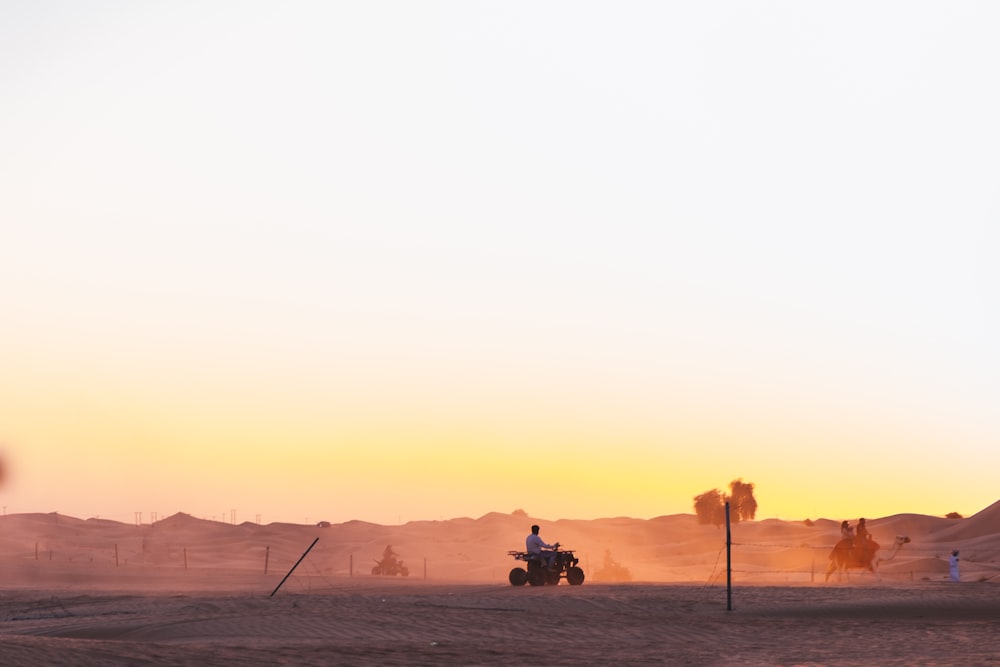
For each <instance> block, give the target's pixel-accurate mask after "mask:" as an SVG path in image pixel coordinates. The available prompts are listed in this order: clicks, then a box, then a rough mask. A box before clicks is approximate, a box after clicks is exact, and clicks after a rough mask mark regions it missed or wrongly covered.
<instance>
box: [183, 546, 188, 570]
mask: <svg viewBox="0 0 1000 667" xmlns="http://www.w3.org/2000/svg"><path fill="white" fill-rule="evenodd" d="M184 569H185V570H187V569H188V548H187V547H184Z"/></svg>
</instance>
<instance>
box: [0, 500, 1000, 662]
mask: <svg viewBox="0 0 1000 667" xmlns="http://www.w3.org/2000/svg"><path fill="white" fill-rule="evenodd" d="M843 518H847V519H849V520H851V521H852V523H853V522H854V520H855V518H853V517H843ZM840 519H841V518H840V517H838V518H833V519H821V520H815V521H810V522H805V521H803V522H789V521H780V520H775V519H768V520H761V521H749V522H743V523H740V524H737V525H735V526H734V527H733V531H732V542H733V548H732V591H731V597H730V595H729V591H728V590H727V581H726V579H727V578H726V568H725V564H726V550H725V531H724V530H721V529H718V528H716V527H714V526H704V525H699V524H698V522H697V520H696V519H695V517H694V516H693V515H688V514H680V515H672V516H664V517H658V518H655V519H650V520H640V519H631V518H614V519H598V520H558V521H546V520H540V519H535V518H529V517H526V516H522V515H511V514H498V513H494V514H488V515H486V516H483V517H479V518H478V519H471V518H460V519H452V520H448V521H430V522H411V523H407V524H403V525H399V526H383V525H376V524H370V523H364V522H359V521H351V522H347V523H343V524H333V525H328V526H327V525H324V526H306V525H294V524H268V525H257V524H254V523H243V524H240V525H230V524H225V523H220V522H215V521H206V520H202V519H198V518H194V517H191V516H187V515H184V514H176V515H174V516H171V517H168V518H166V519H163V520H161V521H158V522H156V523H154V524H152V525H148V524H141V525H130V524H124V523H119V522H114V521H107V520H99V519H86V520H83V519H77V518H73V517H69V516H63V515H59V514H18V515H9V516H5V517H2V518H0V663H2V664H3V665H39V664H66V665H149V664H156V665H182V664H185V665H186V664H197V665H231V664H242V665H258V664H259V665H278V664H287V665H363V664H378V665H397V664H398V665H441V664H455V665H507V664H518V663H529V662H530V663H540V664H553V665H593V664H612V663H613V664H623V665H648V664H664V665H875V664H877V665H904V664H906V665H912V664H942V665H951V664H954V665H958V664H961V665H995V664H1000V639H997V636H998V630H1000V587H997V586H996V582H998V581H1000V562H998V558H1000V503H997V504H994V505H992V506H990V507H988V508H986V509H984V510H983V511H981V512H979V513H977V514H976V515H974V516H972V517H968V518H964V519H945V518H940V517H929V516H923V515H912V514H904V515H895V516H891V517H883V518H876V519H869V520H868V525H869V529H870V530H871V532H872V534H873V536H874V537H875V539H876V540H877V541H878V542H879V543H880V544H882V545H883V548H882V549H881V550H880V554H881V555H882V556H887V555H889V554H888V552H889V547H890V546H891V545H892V544H893V542H894V539H895V537H896V536H897V535H898V536H906V537H909V538H910V542H909V543H907V544H905V545H903V547H902V548H900V549H899V551H898V552H896V553H895V554H894V555H893V557H892V559H891V560H887V561H884V562H882V563H880V564H879V568H878V572H877V574H872V573H868V572H859V571H850V572H849V573H847V574H846V575H839V574H836V573H835V574H834V575H833V576H831V578H830V580H829V581H826V578H825V569H826V567H827V563H828V562H829V560H828V556H829V553H830V551H831V549H832V547H833V545H834V544H835V543H836V541H837V538H838V536H839V528H838V526H839V521H840ZM531 523H538V524H539V525H540V526H541V529H542V530H541V534H542V537H543V538H544V539H546V540H548V541H556V540H558V541H559V542H561V543H563V544H564V545H565V546H566V547H568V548H571V549H573V550H574V551H575V552H576V554H577V557H579V558H580V565H581V566H582V567H583V568H584V571H585V573H586V575H587V580H586V581H585V582H584V584H583V585H582V586H569V585H567V584H566V582H565V581H563V582H562V583H561V584H560V585H558V586H538V587H531V586H522V587H513V586H511V585H510V584H509V583H508V581H507V574H508V572H509V570H510V569H511V568H512V567H515V566H517V565H518V564H517V563H516V562H515V561H513V559H511V558H510V557H509V556H508V555H507V551H508V550H512V549H521V548H523V540H524V536H525V535H526V534H527V532H528V528H529V526H530V524H531ZM316 538H319V539H318V540H317V539H316ZM314 541H315V546H314V547H313V548H312V550H311V551H310V552H309V553H308V555H306V557H305V558H303V559H302V560H301V563H300V564H299V565H298V567H297V568H296V569H295V571H294V572H293V573H292V574H291V575H290V576H288V577H287V579H285V580H284V583H283V584H282V585H281V586H280V588H279V587H278V586H279V583H280V582H282V580H283V579H284V578H285V577H286V575H287V574H288V572H289V570H290V569H291V568H292V567H293V565H295V563H296V561H298V560H299V558H300V557H301V556H302V554H303V552H304V551H305V550H306V549H307V548H308V547H309V546H310V545H311V544H313V542H314ZM388 544H391V545H392V548H393V550H394V551H396V552H397V553H398V554H399V557H400V558H401V559H402V560H403V561H404V563H405V564H406V565H407V567H408V569H409V576H406V577H402V576H375V575H373V574H372V572H371V568H372V566H373V565H374V561H375V560H376V559H378V558H380V557H381V554H382V551H383V549H384V548H385V546H386V545H388ZM953 549H959V550H960V551H961V556H962V561H961V575H962V576H961V578H962V581H960V582H952V581H949V579H948V566H947V556H948V555H949V554H950V553H951V551H952V550H953ZM606 556H607V558H608V559H609V560H606ZM612 560H613V561H614V562H615V563H617V564H618V565H619V566H620V567H618V568H617V569H611V568H608V567H605V566H606V565H608V564H610V562H611V561H612ZM613 575H617V576H613ZM730 607H731V608H730Z"/></svg>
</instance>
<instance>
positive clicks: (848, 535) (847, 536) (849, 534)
mask: <svg viewBox="0 0 1000 667" xmlns="http://www.w3.org/2000/svg"><path fill="white" fill-rule="evenodd" d="M840 539H842V540H847V543H848V544H849V545H850V546H851V547H853V546H854V529H853V528H851V524H849V523H847V522H846V521H841V522H840Z"/></svg>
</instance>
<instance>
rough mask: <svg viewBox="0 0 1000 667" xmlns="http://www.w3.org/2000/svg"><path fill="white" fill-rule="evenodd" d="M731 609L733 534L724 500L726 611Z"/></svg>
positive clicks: (727, 507)
mask: <svg viewBox="0 0 1000 667" xmlns="http://www.w3.org/2000/svg"><path fill="white" fill-rule="evenodd" d="M732 610H733V535H732V531H731V530H730V525H729V502H728V501H727V502H726V611H732Z"/></svg>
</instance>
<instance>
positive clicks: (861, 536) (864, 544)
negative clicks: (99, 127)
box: [854, 519, 872, 559]
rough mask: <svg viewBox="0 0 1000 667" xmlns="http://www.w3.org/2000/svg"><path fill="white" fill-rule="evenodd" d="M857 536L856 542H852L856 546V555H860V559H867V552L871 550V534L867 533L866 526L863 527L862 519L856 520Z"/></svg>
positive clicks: (863, 521)
mask: <svg viewBox="0 0 1000 667" xmlns="http://www.w3.org/2000/svg"><path fill="white" fill-rule="evenodd" d="M857 534H858V537H857V540H856V541H855V542H854V544H855V545H856V546H857V548H858V553H860V554H861V558H862V559H867V558H868V552H869V550H870V549H871V539H872V536H871V533H869V532H868V528H867V526H865V520H864V519H858V528H857Z"/></svg>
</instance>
